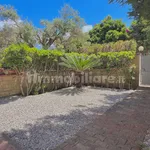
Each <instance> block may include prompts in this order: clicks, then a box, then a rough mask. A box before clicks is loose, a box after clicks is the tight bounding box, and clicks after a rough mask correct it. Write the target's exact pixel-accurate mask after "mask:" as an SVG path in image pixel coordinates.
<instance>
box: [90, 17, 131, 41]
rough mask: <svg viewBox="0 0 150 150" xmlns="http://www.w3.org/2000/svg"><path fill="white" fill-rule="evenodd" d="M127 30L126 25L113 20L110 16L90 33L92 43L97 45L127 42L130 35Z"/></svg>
mask: <svg viewBox="0 0 150 150" xmlns="http://www.w3.org/2000/svg"><path fill="white" fill-rule="evenodd" d="M126 28H127V27H126V25H125V24H124V23H123V22H122V21H121V20H113V19H112V18H111V17H110V16H108V17H106V18H105V19H104V20H103V21H102V22H101V23H100V24H97V25H95V26H94V28H93V29H92V30H91V31H90V32H89V34H90V41H91V43H95V44H103V43H109V42H116V41H118V40H127V39H129V35H128V33H127V32H126Z"/></svg>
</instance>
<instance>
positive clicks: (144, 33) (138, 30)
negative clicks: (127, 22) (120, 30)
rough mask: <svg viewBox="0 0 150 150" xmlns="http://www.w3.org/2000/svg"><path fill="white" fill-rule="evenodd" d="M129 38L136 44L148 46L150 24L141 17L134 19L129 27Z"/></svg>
mask: <svg viewBox="0 0 150 150" xmlns="http://www.w3.org/2000/svg"><path fill="white" fill-rule="evenodd" d="M130 34H131V38H133V39H135V40H136V42H137V44H138V46H141V45H143V46H144V47H145V49H149V48H150V44H149V43H150V38H149V37H150V26H149V22H148V21H147V20H145V19H143V18H139V19H137V20H134V21H133V22H132V24H131V27H130Z"/></svg>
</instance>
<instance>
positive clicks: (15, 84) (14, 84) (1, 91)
mask: <svg viewBox="0 0 150 150" xmlns="http://www.w3.org/2000/svg"><path fill="white" fill-rule="evenodd" d="M20 93H21V90H20V80H19V77H18V76H17V75H1V76H0V97H3V96H10V95H17V94H20Z"/></svg>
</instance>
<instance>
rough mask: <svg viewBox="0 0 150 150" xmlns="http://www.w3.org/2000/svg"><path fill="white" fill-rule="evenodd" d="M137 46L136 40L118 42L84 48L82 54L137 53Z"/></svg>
mask: <svg viewBox="0 0 150 150" xmlns="http://www.w3.org/2000/svg"><path fill="white" fill-rule="evenodd" d="M136 49H137V44H136V41H135V40H129V41H117V42H115V43H114V42H111V43H105V44H92V45H91V46H87V47H83V48H82V49H81V51H80V52H84V53H87V54H93V53H94V54H97V53H98V52H121V51H136Z"/></svg>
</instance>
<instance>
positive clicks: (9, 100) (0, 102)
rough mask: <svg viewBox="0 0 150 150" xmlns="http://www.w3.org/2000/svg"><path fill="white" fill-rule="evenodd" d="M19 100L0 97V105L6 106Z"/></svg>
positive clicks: (13, 97) (19, 97) (11, 97)
mask: <svg viewBox="0 0 150 150" xmlns="http://www.w3.org/2000/svg"><path fill="white" fill-rule="evenodd" d="M21 98H22V97H21V96H10V97H0V105H3V104H8V103H10V102H14V101H17V100H19V99H21Z"/></svg>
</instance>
